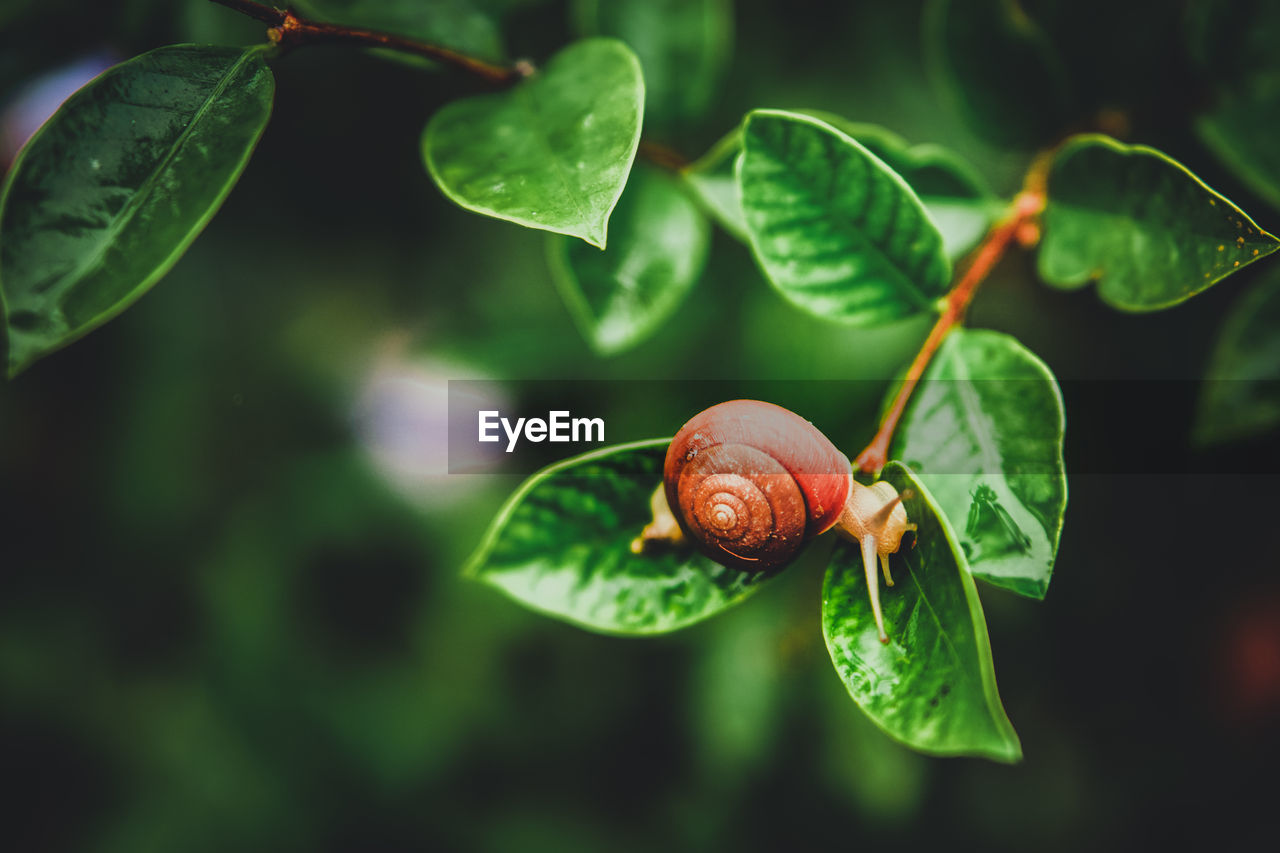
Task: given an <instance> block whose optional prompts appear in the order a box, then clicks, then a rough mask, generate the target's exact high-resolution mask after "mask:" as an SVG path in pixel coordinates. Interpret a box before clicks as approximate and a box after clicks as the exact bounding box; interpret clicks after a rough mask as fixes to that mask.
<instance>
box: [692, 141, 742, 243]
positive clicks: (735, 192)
mask: <svg viewBox="0 0 1280 853" xmlns="http://www.w3.org/2000/svg"><path fill="white" fill-rule="evenodd" d="M741 151H742V128H740V127H735V128H734V129H733V130H732V131H731V132H730V133H729V134H728V135H726V136H725V137H724V138H723V139H721V140H720V141H719V142H717V143H716V144H715V145H713V146H712V148H711V150H710V151H708V152H707V153H706V154H704V155H703V156H702V157H701V158H700V159H699V160H698V161H697V162H696V163H694V164H693V165H691V166H689V168H687V169H685V170H684V172H683V177H684V179H685V183H687V184H688V185H689V187H690V188H691V189H692V190H693V192H694V195H696V196H697V198H698V201H699V202H701V204H702V209H703V210H705V211H706V212H707V213H708V214H710V215H711V216H712V217H713V218H714V219H715V220H716V222H718V223H719V224H720V227H722V228H724V229H725V230H726V231H728V232H729V233H730V234H732V235H733V236H734V237H737V238H738V239H739V240H741V241H742V242H744V243H748V242H750V240H751V238H750V237H749V236H748V234H747V221H746V220H745V219H744V218H743V213H742V192H741V191H740V190H739V188H738V177H737V175H736V174H735V165H736V158H737V156H738V154H739V153H740V152H741Z"/></svg>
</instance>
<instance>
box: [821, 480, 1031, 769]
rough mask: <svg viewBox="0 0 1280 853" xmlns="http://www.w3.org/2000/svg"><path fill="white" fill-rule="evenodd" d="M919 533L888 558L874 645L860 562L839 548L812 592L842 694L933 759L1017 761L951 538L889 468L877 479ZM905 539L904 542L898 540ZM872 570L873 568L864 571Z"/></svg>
mask: <svg viewBox="0 0 1280 853" xmlns="http://www.w3.org/2000/svg"><path fill="white" fill-rule="evenodd" d="M881 478H882V479H884V480H886V481H888V482H889V483H891V484H892V485H893V487H894V488H896V489H897V490H898V493H899V494H902V495H906V494H908V492H909V493H910V497H907V498H906V499H905V500H904V501H903V506H904V507H906V510H907V516H908V517H909V518H910V519H911V520H912V521H913V522H914V523H915V524H917V525H918V526H919V529H918V530H917V532H916V535H915V544H914V546H912V545H910V544H906V545H905V547H904V548H903V549H902V550H901V551H900V552H899V553H898V554H896V555H893V556H892V557H891V562H892V572H893V577H894V582H895V583H894V586H892V587H888V588H883V587H882V589H881V602H882V606H883V609H884V619H885V630H886V631H887V633H888V635H889V642H888V643H887V644H886V643H881V642H880V635H879V632H878V630H877V629H876V623H875V619H874V618H873V616H872V613H871V605H870V602H869V599H868V595H867V581H866V574H865V572H864V571H863V565H862V555H861V553H860V551H859V548H858V546H857V545H856V544H853V543H849V542H841V543H840V544H839V545H838V546H837V547H836V550H835V552H834V553H833V554H832V557H831V562H830V564H829V565H828V567H827V573H826V578H825V579H824V581H823V584H822V634H823V637H824V638H825V639H826V643H827V651H828V652H829V653H830V654H831V662H832V664H834V666H835V668H836V672H837V673H838V674H839V675H840V678H841V680H842V681H843V682H844V684H845V687H846V688H848V690H849V695H850V696H852V697H853V700H854V701H855V702H857V703H858V706H859V707H860V708H862V710H863V711H865V712H866V714H867V716H869V717H870V718H871V720H872V721H873V722H874V723H875V724H876V725H877V726H879V727H880V728H881V729H882V730H883V731H884V732H885V733H886V734H888V735H889V736H890V737H892V738H893V739H894V740H897V741H899V742H901V743H903V744H905V745H907V746H909V747H911V748H912V749H917V750H920V751H921V752H927V753H931V754H934V755H977V756H982V757H984V758H990V759H993V760H995V761H1005V762H1014V761H1018V760H1020V759H1021V758H1022V746H1021V744H1020V743H1019V741H1018V735H1017V733H1016V732H1014V730H1013V726H1012V724H1010V722H1009V717H1008V716H1007V715H1006V714H1005V710H1004V706H1003V705H1002V704H1001V702H1000V694H999V691H998V690H997V688H996V680H995V669H994V665H993V663H992V660H991V643H990V640H989V639H988V637H987V623H986V617H985V616H984V615H983V613H982V603H981V602H980V601H979V600H978V591H977V589H976V588H975V587H974V584H973V578H972V577H970V576H969V572H968V571H967V570H966V569H965V565H964V557H962V556H961V555H960V553H959V548H958V546H957V544H956V537H955V534H954V532H953V531H952V529H951V526H950V524H949V523H948V522H947V520H946V517H945V515H944V514H943V513H942V511H941V510H940V509H939V507H938V505H937V503H936V502H935V501H934V499H933V497H932V495H931V494H930V493H929V491H928V489H927V488H926V487H925V485H924V483H923V481H921V480H920V479H918V478H917V477H916V476H915V475H914V474H912V472H911V470H910V469H908V468H907V467H906V466H904V465H902V464H901V463H898V462H891V463H889V465H887V466H886V467H885V469H884V471H883V472H882V473H881ZM907 541H909V540H907ZM874 570H875V569H874V568H873V571H874Z"/></svg>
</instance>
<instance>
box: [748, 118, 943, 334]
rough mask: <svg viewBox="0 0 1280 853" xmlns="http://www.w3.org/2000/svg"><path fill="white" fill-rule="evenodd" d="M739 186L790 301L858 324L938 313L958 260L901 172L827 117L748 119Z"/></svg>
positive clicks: (758, 246) (755, 238)
mask: <svg viewBox="0 0 1280 853" xmlns="http://www.w3.org/2000/svg"><path fill="white" fill-rule="evenodd" d="M737 169H738V183H739V186H740V188H741V193H742V207H743V211H744V213H745V218H746V223H747V229H748V232H749V234H750V237H751V247H752V249H753V251H754V252H755V255H756V259H757V260H758V261H759V262H760V265H761V267H763V269H764V271H765V274H766V275H767V276H768V278H769V280H770V281H771V282H773V284H774V286H775V287H777V288H778V290H779V291H780V292H781V293H782V295H783V296H784V297H786V298H787V299H788V300H790V301H791V302H793V303H794V304H796V305H797V306H799V307H801V308H804V309H805V310H807V311H809V312H811V313H813V314H816V315H817V316H819V317H825V318H828V319H831V320H837V321H841V322H845V323H849V324H851V325H863V326H865V325H874V324H878V323H886V322H890V321H893V320H896V319H899V318H902V317H906V316H909V315H911V314H915V313H918V312H921V311H928V310H933V309H934V303H935V300H936V298H937V297H939V296H941V295H942V294H943V293H944V292H945V291H946V289H947V284H948V281H949V279H950V276H951V264H950V262H949V261H948V259H947V256H946V253H945V252H944V251H943V243H942V236H941V235H940V234H939V233H938V230H937V228H935V227H934V225H933V223H932V222H931V221H930V220H929V216H928V214H927V213H925V210H924V208H923V206H922V205H921V204H920V200H919V199H918V198H917V197H916V195H915V193H914V192H912V191H911V188H910V187H908V186H907V184H906V182H905V181H903V179H902V178H901V177H900V176H899V175H898V174H897V173H896V172H894V171H893V170H892V169H890V168H888V167H887V166H885V165H884V163H882V162H881V161H880V160H879V159H878V158H876V157H875V156H874V155H872V154H871V153H870V152H868V151H867V149H866V148H864V147H863V146H861V145H859V144H858V143H857V142H855V141H854V140H853V139H851V138H849V137H848V136H846V135H845V134H843V133H841V132H840V131H838V130H836V129H835V128H833V127H831V126H830V125H828V124H826V123H825V122H822V121H819V120H818V119H815V118H812V117H810V116H805V115H801V114H798V113H786V112H780V111H775V110H758V111H756V112H753V113H751V114H750V115H748V116H747V119H746V122H745V124H744V127H743V150H742V155H741V157H739V159H738V167H737Z"/></svg>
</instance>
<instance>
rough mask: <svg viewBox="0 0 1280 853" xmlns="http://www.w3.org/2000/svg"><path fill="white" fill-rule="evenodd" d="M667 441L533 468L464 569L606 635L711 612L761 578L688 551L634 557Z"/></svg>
mask: <svg viewBox="0 0 1280 853" xmlns="http://www.w3.org/2000/svg"><path fill="white" fill-rule="evenodd" d="M669 443H670V439H658V440H654V441H642V442H636V443H634V444H621V445H617V446H615V447H609V448H605V449H603V450H597V451H594V452H592V453H586V454H583V455H582V456H577V457H574V458H573V459H568V460H565V461H564V462H560V463H557V464H555V465H552V466H550V467H549V468H545V469H543V470H542V471H540V472H538V473H537V474H534V475H533V476H532V477H530V478H529V479H528V480H526V481H525V482H524V484H523V485H522V486H521V487H520V488H519V489H518V490H517V491H516V492H515V494H513V495H512V496H511V497H510V498H509V499H508V500H507V503H506V505H504V506H503V508H502V509H501V510H500V511H499V512H498V516H497V518H495V519H494V522H493V524H492V526H491V527H490V528H489V532H488V533H487V534H485V538H484V541H483V542H482V543H481V544H480V547H479V548H478V549H477V550H476V553H475V554H474V555H473V556H472V557H471V559H470V560H469V561H468V562H467V568H466V570H465V572H466V574H468V575H470V576H472V577H475V578H478V579H479V580H482V581H484V582H485V583H487V584H490V585H491V586H494V587H497V588H498V589H500V590H502V591H503V592H504V593H506V594H507V595H509V596H510V597H511V598H513V599H514V600H516V601H518V602H520V603H521V604H523V605H525V606H526V607H529V608H530V609H533V610H537V611H540V612H542V613H545V614H547V615H549V616H554V617H556V618H557V619H562V620H564V621H565V622H570V623H572V624H575V625H578V626H580V627H582V628H586V629H588V630H591V631H598V632H601V633H605V634H632V635H639V634H661V633H665V632H667V631H674V630H676V629H678V628H684V627H686V626H688V625H692V624H694V623H695V622H700V621H702V620H703V619H706V618H708V617H710V616H714V615H715V614H716V613H718V612H720V611H721V610H723V609H725V608H726V607H729V606H731V605H733V604H736V603H738V602H739V601H741V600H742V599H744V598H746V597H747V596H748V595H750V594H751V593H752V592H754V591H755V589H756V587H757V586H758V585H759V584H760V582H761V581H762V580H763V579H764V577H763V575H762V574H749V573H746V572H740V571H737V570H734V569H728V568H725V567H724V566H721V565H719V564H718V563H714V562H712V561H711V560H709V559H707V558H706V557H703V556H702V555H700V554H698V553H696V552H695V551H692V550H687V549H678V550H665V551H660V552H655V553H645V554H634V553H632V552H631V542H632V540H633V539H635V538H636V536H637V535H639V533H640V531H641V530H642V529H643V528H644V526H645V525H646V524H648V523H649V521H650V520H651V514H650V510H649V500H650V498H651V497H652V495H653V492H654V489H655V488H657V486H658V484H660V483H661V482H662V463H663V459H664V458H665V456H666V450H667V445H668V444H669Z"/></svg>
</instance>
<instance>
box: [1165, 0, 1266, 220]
mask: <svg viewBox="0 0 1280 853" xmlns="http://www.w3.org/2000/svg"><path fill="white" fill-rule="evenodd" d="M1188 19H1189V20H1188V30H1189V32H1190V35H1191V38H1192V44H1191V48H1192V53H1193V55H1194V56H1195V58H1196V59H1197V60H1198V62H1199V64H1200V65H1201V66H1202V67H1203V68H1202V70H1203V72H1204V73H1205V75H1206V76H1207V77H1209V85H1210V86H1211V87H1212V89H1213V93H1214V94H1213V99H1212V102H1211V105H1210V106H1209V108H1208V110H1207V111H1206V112H1205V113H1204V114H1202V115H1201V116H1199V117H1198V118H1197V119H1196V122H1195V129H1196V133H1197V134H1198V135H1199V136H1200V139H1201V140H1202V141H1203V142H1204V144H1205V145H1206V146H1208V148H1209V150H1210V151H1212V152H1213V153H1214V155H1215V156H1216V157H1217V158H1218V159H1219V160H1220V161H1221V162H1222V164H1223V165H1225V166H1226V167H1227V168H1229V169H1230V170H1231V171H1232V172H1234V173H1235V175H1236V177H1238V178H1240V179H1241V180H1243V181H1245V182H1247V183H1248V185H1249V188H1250V189H1251V190H1253V191H1254V192H1257V193H1258V194H1259V195H1261V196H1262V197H1264V198H1265V199H1266V200H1267V201H1269V202H1270V203H1271V204H1273V205H1276V206H1278V207H1280V149H1278V148H1277V146H1276V144H1275V129H1276V127H1277V126H1280V56H1278V55H1277V53H1276V50H1275V33H1276V32H1277V28H1280V6H1277V5H1276V4H1275V3H1272V2H1264V0H1245V2H1240V0H1207V2H1206V0H1200V2H1196V3H1193V4H1191V7H1190V9H1189V13H1188Z"/></svg>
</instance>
